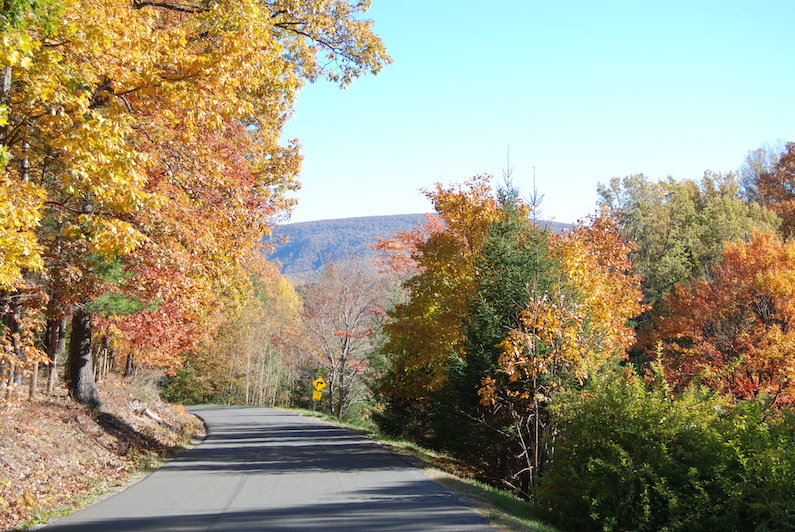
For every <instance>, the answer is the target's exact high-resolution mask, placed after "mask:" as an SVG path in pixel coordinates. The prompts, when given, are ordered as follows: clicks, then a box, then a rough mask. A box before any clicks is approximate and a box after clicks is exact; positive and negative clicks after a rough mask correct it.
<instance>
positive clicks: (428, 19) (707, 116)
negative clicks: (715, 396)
mask: <svg viewBox="0 0 795 532" xmlns="http://www.w3.org/2000/svg"><path fill="white" fill-rule="evenodd" d="M368 16H369V18H372V19H373V20H374V21H375V31H376V33H377V34H378V35H379V36H380V37H381V38H382V39H383V41H384V42H385V44H386V47H387V50H388V52H389V54H390V55H391V56H392V58H393V59H394V63H393V64H391V65H389V66H387V67H386V68H385V69H384V70H383V71H382V72H381V73H380V74H379V75H378V76H374V77H373V76H368V77H366V78H362V79H359V80H357V81H355V82H354V83H353V84H352V85H351V86H350V87H349V88H348V89H347V90H345V91H341V90H339V89H338V88H337V87H336V86H335V85H333V84H331V83H327V82H318V83H315V84H312V85H308V86H307V87H305V88H304V89H303V90H302V92H301V93H300V95H299V98H298V103H297V106H296V110H295V116H294V118H293V119H292V121H291V122H290V123H289V124H288V125H287V127H286V131H285V138H296V137H297V138H298V139H299V140H300V142H301V144H302V146H303V153H304V157H305V158H304V165H303V171H302V177H301V182H302V183H303V188H302V189H301V191H299V192H298V193H297V195H296V197H297V198H298V199H299V205H298V206H297V207H296V209H295V211H294V212H293V215H292V218H291V221H294V222H300V221H308V220H318V219H326V218H345V217H349V216H370V215H381V214H405V213H415V212H428V211H431V210H432V207H431V205H430V203H429V202H428V201H427V200H426V199H425V197H424V195H423V194H422V192H421V190H422V189H423V188H428V187H431V186H433V184H434V183H436V182H437V181H439V182H442V183H445V184H451V183H460V182H463V181H465V180H467V179H468V178H469V177H471V176H473V175H476V174H482V173H488V174H492V175H495V176H497V177H498V178H499V177H500V176H501V175H502V171H503V169H505V168H506V165H507V164H506V158H507V153H508V147H509V146H510V161H511V166H512V168H513V178H514V184H516V185H518V186H519V187H520V188H521V190H522V192H523V194H524V195H529V194H530V193H531V192H532V188H533V185H532V183H533V169H534V168H535V176H536V188H537V189H538V192H539V193H540V194H543V195H544V200H543V203H542V205H541V211H542V215H543V216H544V217H545V218H551V219H555V220H557V221H559V222H567V223H568V222H573V221H576V220H577V219H579V218H581V217H583V216H586V215H588V214H590V213H591V212H593V210H594V208H595V202H596V187H597V184H598V183H600V182H601V183H605V182H607V181H609V179H610V178H611V177H623V176H626V175H629V174H634V173H644V174H646V175H647V176H649V177H651V178H654V179H662V178H665V177H667V176H669V175H670V176H673V177H674V178H676V179H699V178H700V177H701V176H702V175H703V173H704V171H705V170H712V171H716V172H727V171H732V170H735V169H737V168H738V167H739V166H740V164H741V163H742V162H743V159H744V158H745V155H746V154H747V153H748V152H749V151H750V150H753V149H756V148H758V147H759V146H760V145H762V144H763V143H769V142H775V141H778V140H783V141H795V101H793V97H795V68H794V67H795V31H793V27H795V1H793V0H775V1H774V0H749V1H733V0H722V1H712V0H709V1H707V0H704V1H701V0H687V1H678V0H667V1H638V0H632V1H611V0H604V1H601V2H594V1H592V0H575V1H568V2H563V1H549V0H546V1H543V2H542V1H536V0H494V1H492V2H482V1H474V0H373V7H372V9H371V10H370V11H369V15H368Z"/></svg>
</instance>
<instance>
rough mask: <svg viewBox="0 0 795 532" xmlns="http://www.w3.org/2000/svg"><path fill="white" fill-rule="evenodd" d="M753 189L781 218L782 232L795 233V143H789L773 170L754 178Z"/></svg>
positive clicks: (760, 173) (786, 234) (765, 170)
mask: <svg viewBox="0 0 795 532" xmlns="http://www.w3.org/2000/svg"><path fill="white" fill-rule="evenodd" d="M753 177H754V178H755V179H753V180H752V181H751V185H750V188H752V189H753V190H754V192H755V194H756V195H757V197H758V198H759V202H760V203H761V204H762V205H764V206H766V207H767V208H769V209H770V210H771V211H773V212H774V213H776V215H777V216H778V217H779V218H781V220H782V223H781V231H782V232H783V233H784V236H785V237H787V238H790V237H791V236H792V235H793V233H795V188H794V187H795V142H788V143H787V144H786V146H785V147H784V150H783V152H782V153H781V155H780V156H779V157H778V159H777V160H776V161H775V163H774V164H773V166H772V168H764V169H763V170H762V171H761V172H759V173H758V174H756V175H755V176H753Z"/></svg>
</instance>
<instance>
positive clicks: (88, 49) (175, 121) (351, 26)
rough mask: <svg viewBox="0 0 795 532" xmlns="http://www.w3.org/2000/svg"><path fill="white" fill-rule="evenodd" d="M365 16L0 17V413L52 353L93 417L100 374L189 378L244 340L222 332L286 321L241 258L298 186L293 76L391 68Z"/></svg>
mask: <svg viewBox="0 0 795 532" xmlns="http://www.w3.org/2000/svg"><path fill="white" fill-rule="evenodd" d="M367 7H368V5H367V3H366V2H360V3H355V4H351V3H349V2H347V1H345V0H334V1H326V0H323V1H320V0H306V1H302V2H290V1H281V0H265V1H261V0H256V1H254V0H232V1H231V2H225V3H223V4H219V3H217V2H212V1H205V0H196V1H195V2H194V1H188V2H171V1H165V2H146V1H142V2H138V1H129V0H109V1H104V0H103V1H101V2H92V1H84V0H44V1H39V0H36V1H32V0H9V1H7V2H4V4H3V9H2V12H0V33H2V39H1V40H0V78H2V79H1V80H0V81H1V82H0V157H1V158H2V159H1V160H0V199H2V204H0V309H1V312H0V320H1V321H0V337H2V352H0V402H7V401H13V400H14V399H18V398H21V397H24V396H25V395H26V390H25V389H24V388H27V387H29V389H30V395H34V394H35V392H36V391H37V389H38V383H37V380H38V371H39V368H40V367H47V368H49V369H50V375H51V377H52V378H51V380H50V382H51V384H50V386H52V385H53V384H52V383H55V382H57V379H56V378H55V377H56V376H57V371H56V369H57V368H56V361H58V360H59V359H61V358H62V357H61V356H60V355H61V353H62V352H64V351H65V352H67V354H68V356H66V359H67V360H68V363H67V366H66V368H65V369H66V371H65V378H66V382H67V384H68V387H69V391H70V394H71V395H72V397H74V398H75V399H76V400H78V401H80V402H82V403H86V404H89V405H91V406H93V407H97V408H101V406H102V405H101V398H100V397H99V396H98V395H97V393H96V389H95V386H94V378H95V377H96V376H101V374H102V372H104V371H107V370H109V369H110V368H112V367H114V366H115V367H116V368H119V369H121V370H124V371H127V372H129V371H132V370H134V369H135V368H136V367H154V368H161V369H164V370H166V371H168V372H172V373H173V372H174V371H176V369H177V368H179V367H182V366H183V365H185V364H187V367H194V366H196V365H200V364H202V363H205V361H207V360H210V359H218V358H219V356H218V354H219V353H222V352H223V350H224V349H232V348H230V347H228V346H227V347H224V343H223V341H227V342H228V341H231V339H232V338H235V339H236V341H238V342H240V343H245V342H249V343H250V342H251V341H252V340H251V338H252V337H253V336H256V335H257V334H259V333H258V332H256V333H255V332H251V331H247V330H245V329H237V328H235V326H234V323H236V322H237V321H239V320H241V319H243V318H247V319H248V323H252V324H255V325H256V324H259V323H261V322H262V321H263V320H266V318H267V319H276V315H277V314H278V313H280V312H281V313H286V314H288V315H289V314H290V312H292V311H293V309H294V307H295V304H294V303H293V299H294V298H295V295H294V292H292V288H291V287H288V286H287V285H286V284H285V282H284V281H283V280H282V279H281V278H280V276H279V275H278V271H277V270H276V269H275V268H274V267H273V266H271V265H269V264H267V263H264V262H263V260H262V258H261V254H260V251H259V250H258V249H257V247H258V246H259V245H260V242H261V240H262V238H263V235H265V234H267V233H269V232H270V229H271V227H272V226H273V225H274V223H275V222H277V221H278V220H280V219H282V218H283V217H284V216H285V214H286V213H287V212H289V209H290V208H291V206H292V204H293V200H292V199H291V198H290V197H289V194H290V192H291V191H294V190H296V189H297V188H298V186H299V184H298V181H297V179H296V178H297V175H298V172H299V168H300V161H301V156H300V153H299V146H298V144H297V142H296V141H293V142H290V143H289V144H288V145H286V146H284V145H281V144H280V142H279V141H280V136H281V132H282V126H283V124H284V122H285V121H286V120H287V118H288V117H289V115H290V113H291V111H292V107H293V104H294V101H295V96H296V93H297V91H298V90H299V89H300V88H301V86H302V85H303V84H304V83H305V82H306V81H307V80H310V81H311V80H316V79H318V78H327V79H329V80H331V81H332V82H336V83H339V84H340V85H341V86H344V85H347V84H348V83H350V82H351V81H352V80H353V79H355V78H356V77H358V76H360V75H362V74H366V73H368V72H373V73H375V72H377V71H378V70H379V69H380V68H381V67H382V66H383V65H384V64H386V63H388V62H389V61H390V59H389V57H388V56H387V55H386V54H385V51H384V48H383V45H382V43H381V41H380V40H379V39H378V37H377V36H376V35H374V34H373V32H372V31H371V21H368V20H365V19H363V18H362V14H363V13H364V12H365V11H366V10H367ZM268 327H271V329H273V328H276V327H277V325H274V324H272V323H270V322H269V323H268V324H267V325H261V328H265V329H266V330H268V329H267V328H268ZM219 332H220V337H221V338H220V341H214V338H218V337H219ZM67 338H68V342H67ZM224 339H225V340H224ZM67 344H68V345H67ZM235 349H236V348H235ZM274 349H275V347H274ZM98 353H102V354H103V356H102V361H101V363H95V362H96V361H95V360H94V358H95V355H96V354H98ZM248 362H250V363H251V364H256V365H257V367H258V368H260V373H259V374H258V375H259V376H258V379H259V381H258V382H264V381H268V382H273V381H274V379H276V380H278V379H279V378H280V377H279V375H274V374H273V372H274V371H276V370H272V369H271V368H270V367H269V366H268V362H267V361H263V360H254V359H251V360H249V361H248ZM213 363H214V364H220V362H218V361H217V360H215V361H214V362H213ZM226 370H227V372H231V371H232V370H231V369H230V368H226ZM249 384H251V383H249ZM266 388H267V390H270V388H269V387H266ZM264 389H265V388H262V386H260V388H256V389H255V388H254V387H251V389H250V390H249V389H248V388H246V390H247V391H249V392H251V393H255V392H256V393H259V395H258V396H257V398H258V400H261V401H262V402H267V401H272V400H274V399H273V397H272V396H273V393H275V392H272V391H267V392H266V391H263V390H264Z"/></svg>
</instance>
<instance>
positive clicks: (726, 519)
mask: <svg viewBox="0 0 795 532" xmlns="http://www.w3.org/2000/svg"><path fill="white" fill-rule="evenodd" d="M793 182H795V144H793V143H790V144H787V145H786V146H785V147H783V148H782V149H781V150H780V151H772V150H771V149H761V150H759V151H757V152H752V153H751V154H750V155H749V157H748V161H747V163H746V164H745V165H744V166H743V168H742V169H741V172H740V173H738V174H732V173H730V174H715V173H712V172H707V173H705V175H704V177H703V178H702V179H701V180H700V181H688V180H686V181H675V180H673V179H670V178H669V179H667V180H663V181H660V182H657V181H653V180H650V179H649V178H647V177H645V176H643V175H634V176H629V177H626V178H623V179H618V178H617V179H613V180H612V181H611V182H610V183H608V184H605V185H600V187H599V190H598V192H599V198H600V199H599V204H600V208H599V210H598V212H597V214H595V215H593V216H592V217H590V218H589V219H587V220H584V221H583V222H581V223H579V224H577V225H575V227H574V228H573V229H572V230H570V231H566V232H564V233H562V234H554V233H552V232H550V231H548V230H545V229H543V228H542V227H539V226H538V225H537V224H535V223H533V218H534V212H535V211H536V208H537V204H536V203H537V202H535V200H533V199H532V198H531V199H530V200H527V201H525V200H522V198H520V196H519V193H518V191H517V190H515V189H514V188H513V187H512V186H511V184H510V182H507V183H506V184H504V185H502V186H501V187H498V188H497V191H496V194H495V193H494V192H493V191H492V190H491V187H490V185H489V183H488V181H487V180H486V179H484V178H475V179H473V180H471V181H470V182H468V183H466V184H464V185H462V186H457V187H450V188H444V187H442V186H437V187H436V189H434V190H432V191H430V192H429V197H430V199H431V200H432V201H433V203H434V205H435V207H436V211H437V213H438V217H439V220H438V222H439V223H436V224H434V223H430V224H428V225H426V227H425V228H424V230H421V231H415V232H412V233H405V234H403V235H401V236H400V237H399V238H397V239H395V240H393V241H390V242H382V246H381V247H382V248H383V249H384V250H385V251H386V252H387V253H388V255H389V257H390V260H389V261H388V265H389V266H391V267H392V269H393V270H395V271H398V272H400V273H401V274H402V275H403V276H404V277H403V279H404V281H403V283H402V286H403V293H404V298H405V299H404V300H403V301H402V302H400V303H399V304H397V305H396V306H395V307H394V308H393V309H392V310H390V311H389V312H388V316H387V320H386V322H385V325H384V327H383V332H384V340H383V346H382V348H381V350H380V353H381V355H382V356H383V357H384V360H385V367H386V368H387V371H386V373H385V374H383V375H382V376H381V377H380V378H379V379H378V380H377V385H376V388H375V390H376V394H377V398H378V404H379V410H378V411H377V412H376V414H375V419H376V421H377V422H378V424H379V425H380V427H381V428H382V430H384V431H386V432H388V433H391V434H395V435H399V436H402V437H406V438H409V439H411V440H414V441H416V442H419V443H422V444H424V445H427V446H430V447H433V448H437V449H442V450H445V451H448V452H450V453H452V454H453V455H455V456H457V457H458V458H460V459H462V460H465V461H466V462H467V463H469V464H470V465H471V466H473V467H475V468H477V469H478V470H479V471H480V476H481V477H482V478H483V479H485V480H487V481H489V482H491V483H494V484H496V485H502V486H505V487H507V488H509V489H511V490H512V491H514V492H515V493H517V494H519V495H521V496H523V497H525V498H527V499H528V500H530V501H532V502H533V503H535V504H537V505H538V506H539V507H540V508H542V509H544V510H545V511H549V512H550V514H549V515H551V516H552V519H553V520H555V521H557V522H558V523H559V524H560V525H561V526H562V527H564V528H566V529H571V530H751V529H753V530H782V529H786V528H791V527H793V526H795V504H794V503H793V501H792V499H791V497H790V495H788V493H789V492H790V491H791V489H792V486H795V426H793V421H795V415H794V413H793V410H792V406H793V402H795V292H793V287H795V277H793V276H795V242H793V241H792V240H791V238H792V231H793V229H792V228H793V227H795V225H793V223H795V217H794V216H795V208H793V206H794V205H795V187H793V186H792V185H793Z"/></svg>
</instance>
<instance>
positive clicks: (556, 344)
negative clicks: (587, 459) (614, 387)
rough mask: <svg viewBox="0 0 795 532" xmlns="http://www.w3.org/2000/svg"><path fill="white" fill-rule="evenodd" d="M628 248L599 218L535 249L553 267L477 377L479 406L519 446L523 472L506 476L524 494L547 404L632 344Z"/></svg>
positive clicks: (535, 473) (542, 460) (540, 461)
mask: <svg viewBox="0 0 795 532" xmlns="http://www.w3.org/2000/svg"><path fill="white" fill-rule="evenodd" d="M629 250H630V246H629V245H628V244H627V243H626V242H624V241H623V240H622V239H621V237H620V236H619V230H618V225H617V223H616V222H615V220H613V219H611V218H606V217H594V218H592V219H591V220H590V223H589V224H582V225H578V226H576V227H575V228H574V229H573V230H572V231H570V232H568V233H564V234H563V235H560V236H554V237H553V238H551V242H550V245H549V248H548V249H547V250H538V251H540V252H541V253H544V252H545V253H546V255H547V256H549V257H550V259H552V258H554V259H555V262H551V261H549V259H547V260H548V262H547V264H549V265H553V266H554V268H549V267H548V268H547V269H546V271H541V270H539V269H538V268H536V270H535V271H536V274H535V279H533V282H532V283H528V285H527V292H528V297H527V299H526V303H525V304H524V306H523V308H521V309H520V311H519V313H518V314H517V321H518V323H517V325H515V326H513V327H512V328H510V329H509V330H508V332H507V334H505V336H504V339H503V340H502V341H501V342H500V343H499V349H500V351H501V352H500V355H499V359H498V367H497V368H496V369H495V371H494V372H493V373H492V374H491V375H488V376H485V377H484V378H483V381H482V387H481V388H480V390H479V392H478V393H479V394H480V396H481V402H482V404H483V405H485V406H491V407H492V408H494V409H495V410H499V409H504V410H506V411H507V412H509V413H510V418H511V425H510V427H509V429H507V430H506V431H505V433H506V436H508V437H509V438H511V439H513V440H514V441H515V442H516V443H517V444H518V445H519V447H520V450H521V454H520V456H521V457H522V458H523V461H524V467H523V468H522V469H521V470H520V471H519V472H517V473H515V474H514V476H515V478H518V479H520V480H521V481H522V484H521V491H522V492H523V493H524V494H525V495H527V496H529V494H530V489H531V488H533V487H534V486H536V485H537V484H538V481H539V477H540V475H541V474H542V472H543V468H544V466H545V464H546V462H547V460H548V449H547V447H546V445H547V444H548V443H549V442H548V441H546V442H545V439H546V438H547V437H548V436H549V435H552V434H554V430H555V428H554V426H553V425H552V424H551V422H550V418H549V405H550V402H551V401H552V399H553V398H554V397H555V396H556V395H557V394H558V393H560V392H561V391H563V390H566V389H569V388H571V387H576V386H577V385H582V383H583V382H584V381H586V380H587V379H588V378H590V377H591V376H593V375H595V374H596V373H597V372H598V371H599V370H600V369H602V368H603V367H604V366H605V365H606V364H608V363H610V362H613V361H615V360H621V359H623V358H625V357H626V349H627V348H628V347H629V346H630V345H631V344H632V342H633V341H634V337H635V335H634V330H632V329H631V328H630V327H628V321H629V320H630V318H632V317H633V316H636V315H638V314H640V312H641V311H642V309H643V307H642V305H641V291H640V279H639V277H638V276H635V275H631V274H630V273H629V269H630V266H631V265H630V263H629V260H628V254H629Z"/></svg>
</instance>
